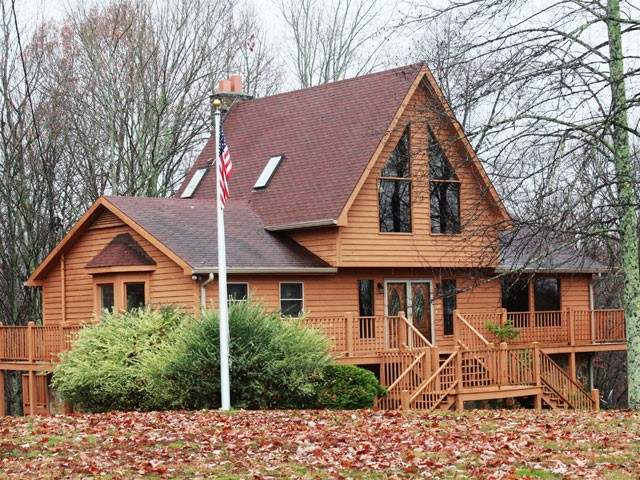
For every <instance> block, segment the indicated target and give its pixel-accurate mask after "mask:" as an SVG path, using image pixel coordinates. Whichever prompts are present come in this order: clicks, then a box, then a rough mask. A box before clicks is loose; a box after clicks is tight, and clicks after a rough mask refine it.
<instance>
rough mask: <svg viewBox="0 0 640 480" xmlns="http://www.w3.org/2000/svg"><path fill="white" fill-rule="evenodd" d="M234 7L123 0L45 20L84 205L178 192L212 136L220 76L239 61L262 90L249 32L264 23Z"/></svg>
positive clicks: (262, 64) (260, 62) (53, 90)
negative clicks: (55, 21) (59, 20)
mask: <svg viewBox="0 0 640 480" xmlns="http://www.w3.org/2000/svg"><path fill="white" fill-rule="evenodd" d="M232 8H233V4H232V2H230V1H223V2H207V1H204V0H202V1H194V2H182V1H177V0H176V1H168V2H157V3H156V2H145V1H138V0H121V1H118V2H109V3H107V4H105V5H100V6H94V7H91V8H89V9H85V8H79V9H77V10H76V11H74V12H72V13H71V14H70V16H69V17H68V18H67V19H66V20H65V21H64V23H63V24H62V25H60V26H59V28H57V29H53V28H51V25H45V26H44V27H43V30H42V31H41V32H40V38H39V42H38V45H39V48H40V49H41V51H42V52H46V55H47V60H48V63H47V68H48V76H47V83H46V85H45V86H44V87H43V88H44V91H45V93H46V94H47V95H48V96H49V97H51V98H61V99H64V101H63V102H62V104H61V109H60V110H59V111H58V112H57V116H58V119H59V121H61V122H63V123H64V124H65V125H66V126H67V128H66V132H65V134H66V151H67V155H68V161H69V162H71V163H73V164H74V165H75V166H76V171H77V174H78V175H79V184H80V185H82V189H81V191H80V192H79V195H78V198H77V202H76V205H77V206H78V207H79V208H80V210H83V209H85V208H86V207H87V206H88V205H90V204H91V203H92V202H93V201H94V200H95V199H96V198H97V197H98V196H100V195H102V194H105V193H110V194H119V195H140V196H167V195H170V194H172V193H173V192H174V191H175V189H176V187H177V185H178V184H179V182H180V181H181V179H182V178H183V176H184V172H185V169H186V168H187V167H188V166H189V164H190V163H191V162H192V160H193V158H194V157H195V155H196V154H197V153H198V150H199V149H200V148H201V146H202V143H203V141H204V139H205V138H206V137H207V136H208V134H209V131H210V118H209V112H210V108H209V106H208V103H209V98H210V94H211V91H212V88H213V84H214V83H215V81H216V80H217V79H219V78H222V77H223V76H224V75H228V73H229V70H231V69H234V70H235V69H236V68H237V69H239V70H240V71H239V72H238V73H241V74H244V75H245V77H248V78H249V79H250V85H251V87H252V88H253V89H254V91H259V90H260V88H262V87H261V85H260V82H264V84H265V85H267V84H268V82H269V81H270V78H269V73H270V72H269V65H271V63H272V59H271V58H270V57H267V56H266V49H264V48H261V49H260V51H259V52H254V53H255V55H253V56H252V57H250V56H248V54H246V53H245V52H246V50H247V49H248V47H247V44H246V40H247V37H246V35H247V31H248V30H250V29H254V28H255V32H256V34H259V33H260V31H259V29H258V28H257V26H256V25H255V20H252V19H251V18H250V17H249V16H247V15H243V14H242V13H241V12H235V13H234V12H233V10H232ZM234 15H237V19H238V21H234V18H236V17H234ZM252 22H253V23H252ZM242 55H245V57H244V58H242V59H241V58H240V57H241V56H242ZM258 55H261V57H260V58H256V57H257V56H258ZM243 68H246V69H247V71H245V72H243V71H242V69H243ZM236 72H237V70H236ZM269 88H270V87H269V86H266V87H265V90H268V89H269Z"/></svg>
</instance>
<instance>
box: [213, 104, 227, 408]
mask: <svg viewBox="0 0 640 480" xmlns="http://www.w3.org/2000/svg"><path fill="white" fill-rule="evenodd" d="M220 105H221V102H220V100H218V99H216V100H214V102H213V106H214V107H215V109H216V110H215V114H214V118H215V137H216V213H217V215H216V217H217V220H218V293H219V299H218V303H219V312H220V410H229V409H230V408H231V394H230V386H229V308H228V304H227V252H226V248H225V239H224V209H223V206H222V200H221V198H220V196H221V193H222V192H221V189H220V169H221V168H222V167H221V163H222V162H221V160H220Z"/></svg>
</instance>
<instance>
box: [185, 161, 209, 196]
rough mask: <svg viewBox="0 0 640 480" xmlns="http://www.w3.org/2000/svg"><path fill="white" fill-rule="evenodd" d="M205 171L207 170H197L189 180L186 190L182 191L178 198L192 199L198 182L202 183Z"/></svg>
mask: <svg viewBox="0 0 640 480" xmlns="http://www.w3.org/2000/svg"><path fill="white" fill-rule="evenodd" d="M207 170H208V168H199V169H198V170H196V171H195V172H194V174H193V176H192V177H191V180H189V183H188V184H187V188H185V189H184V191H183V192H182V195H180V198H191V197H193V194H194V192H195V191H196V188H198V185H200V182H201V181H202V178H203V177H204V174H205V173H207Z"/></svg>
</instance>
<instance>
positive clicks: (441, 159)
mask: <svg viewBox="0 0 640 480" xmlns="http://www.w3.org/2000/svg"><path fill="white" fill-rule="evenodd" d="M428 150H429V179H430V185H431V232H432V233H445V234H455V233H460V182H459V181H458V179H457V177H456V174H455V172H454V170H453V167H452V166H451V164H450V163H449V161H448V160H447V157H446V156H445V154H444V152H443V151H442V147H440V144H439V143H438V141H437V140H436V137H435V136H434V135H433V132H431V130H429V147H428Z"/></svg>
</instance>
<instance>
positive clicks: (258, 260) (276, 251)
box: [105, 197, 330, 271]
mask: <svg viewBox="0 0 640 480" xmlns="http://www.w3.org/2000/svg"><path fill="white" fill-rule="evenodd" d="M105 199H106V200H107V202H109V203H111V204H112V205H114V206H115V207H116V208H117V209H118V210H120V211H121V212H122V213H124V214H125V215H126V216H127V217H129V218H130V219H131V220H133V221H134V222H135V223H136V224H137V225H139V226H140V227H142V228H143V229H144V230H145V231H147V232H148V233H149V234H151V235H152V236H153V237H155V238H156V239H157V240H158V241H160V242H161V243H162V244H164V245H165V246H166V247H167V248H168V249H169V250H171V251H172V252H173V253H175V254H176V255H177V256H178V257H180V258H181V259H182V260H184V261H185V262H186V263H188V264H189V265H190V266H191V268H192V269H194V270H215V269H217V267H218V255H217V241H216V240H217V228H216V212H215V210H216V206H215V202H213V201H211V200H208V199H207V200H187V199H177V198H136V197H105ZM224 216H225V241H226V250H227V268H228V269H229V271H233V270H244V269H264V270H270V269H273V270H296V269H300V270H302V269H314V268H320V269H324V268H330V266H329V265H328V264H327V263H326V262H324V261H323V260H321V259H320V258H318V257H317V256H315V255H313V254H312V253H310V252H309V251H307V250H306V249H304V248H302V247H301V246H299V245H298V244H296V243H295V242H294V241H292V240H291V239H289V238H288V237H287V236H285V235H280V234H274V233H270V232H267V231H266V230H265V229H264V226H263V225H262V223H261V221H260V218H259V217H258V216H257V215H256V214H255V213H254V212H253V211H252V210H251V208H249V205H248V204H247V203H246V202H239V201H236V202H233V203H228V204H227V207H226V208H225V210H224Z"/></svg>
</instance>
